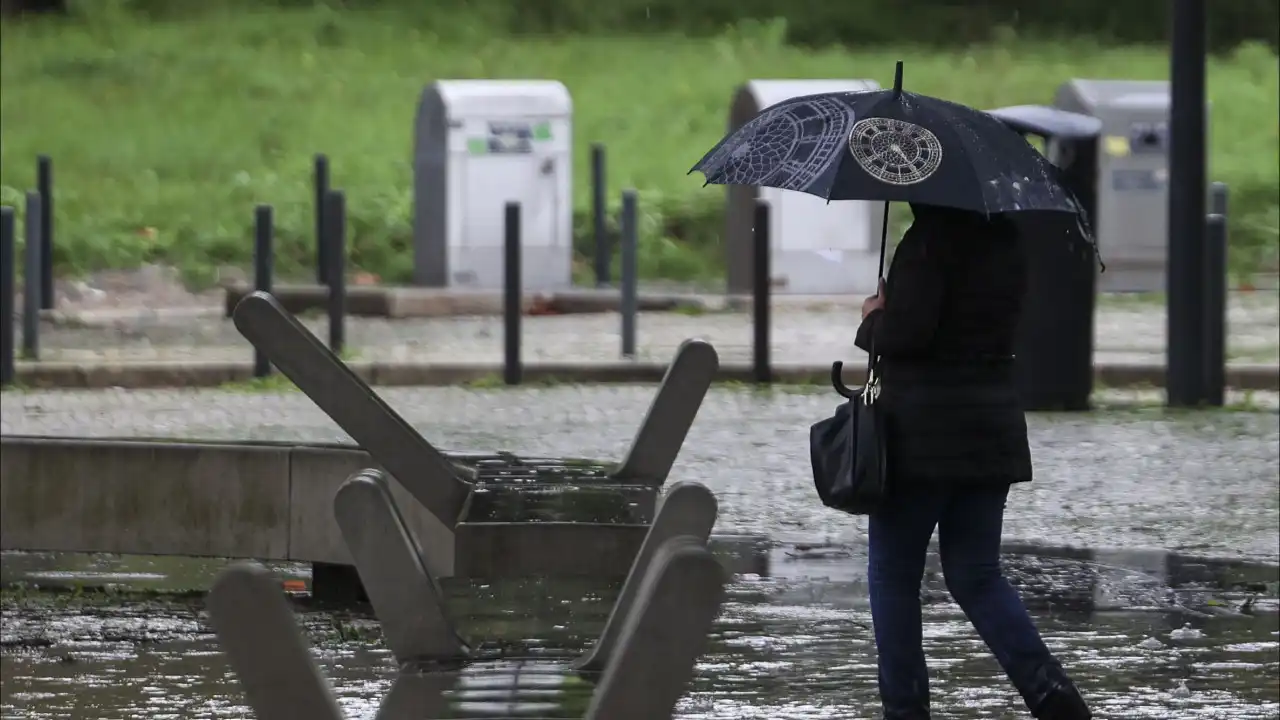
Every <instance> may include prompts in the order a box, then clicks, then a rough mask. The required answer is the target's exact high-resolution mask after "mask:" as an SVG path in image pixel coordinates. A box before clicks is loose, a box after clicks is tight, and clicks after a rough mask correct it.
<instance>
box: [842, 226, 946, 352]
mask: <svg viewBox="0 0 1280 720" xmlns="http://www.w3.org/2000/svg"><path fill="white" fill-rule="evenodd" d="M930 244H931V243H929V242H928V241H927V240H925V238H924V237H919V236H917V237H912V233H911V232H910V231H908V232H907V234H906V236H904V237H903V241H902V243H900V244H899V245H898V249H897V251H896V252H895V253H894V255H893V264H892V265H891V266H890V268H889V278H888V280H887V281H886V287H885V300H884V309H883V310H876V311H874V312H872V313H871V314H870V315H868V316H867V317H866V319H864V320H863V321H862V324H861V325H860V326H859V327H858V335H857V338H856V339H855V341H854V344H855V345H857V346H858V347H859V348H861V349H862V350H865V351H867V352H871V349H872V347H874V348H875V352H876V353H877V354H879V355H882V356H884V357H895V356H897V357H907V356H912V355H918V354H921V353H923V352H925V351H927V350H928V349H929V346H930V345H931V344H932V343H933V337H934V333H935V332H936V331H937V328H938V316H939V314H940V312H941V309H942V295H943V287H944V275H943V267H942V262H943V259H942V258H941V257H938V255H939V253H938V252H937V249H936V248H931V247H930Z"/></svg>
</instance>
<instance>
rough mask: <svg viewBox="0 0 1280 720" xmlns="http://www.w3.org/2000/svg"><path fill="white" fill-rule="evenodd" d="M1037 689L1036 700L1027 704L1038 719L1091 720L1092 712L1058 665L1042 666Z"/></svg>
mask: <svg viewBox="0 0 1280 720" xmlns="http://www.w3.org/2000/svg"><path fill="white" fill-rule="evenodd" d="M1037 689H1038V692H1037V693H1036V694H1037V697H1036V698H1034V700H1036V702H1034V705H1032V703H1028V705H1032V715H1034V716H1036V717H1037V719H1038V720H1092V717H1093V712H1092V711H1089V706H1088V705H1085V703H1084V698H1083V697H1080V691H1079V689H1078V688H1076V687H1075V683H1073V682H1071V679H1070V678H1068V676H1066V673H1064V671H1062V667H1061V666H1060V665H1056V664H1055V665H1047V666H1046V667H1043V669H1042V670H1041V683H1039V684H1038V685H1037Z"/></svg>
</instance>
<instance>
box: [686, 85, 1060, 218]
mask: <svg viewBox="0 0 1280 720" xmlns="http://www.w3.org/2000/svg"><path fill="white" fill-rule="evenodd" d="M901 72H902V67H901V63H899V64H898V73H897V77H896V79H895V83H894V89H892V90H873V91H862V92H835V93H822V94H818V95H806V96H802V97H797V98H793V99H790V100H786V101H783V102H781V103H778V104H776V105H774V106H772V107H769V108H766V109H765V110H763V111H761V112H760V113H759V114H758V115H757V116H756V117H754V118H752V119H751V120H750V121H748V122H747V123H746V124H744V125H743V126H742V127H740V128H738V129H737V130H735V131H734V132H732V133H730V134H729V135H728V136H727V137H725V138H724V139H722V140H721V141H720V142H719V143H717V144H716V146H715V147H713V148H712V149H711V150H710V151H709V152H708V153H707V154H706V155H705V156H704V157H703V158H702V160H700V161H699V162H698V164H696V165H694V167H693V169H692V170H690V172H693V171H695V170H696V171H699V172H702V173H703V174H704V175H705V176H706V179H707V183H708V184H719V185H757V186H765V187H775V188H781V189H784V190H795V191H799V192H804V193H809V194H811V195H817V196H819V197H822V198H826V199H827V200H883V201H894V202H899V201H900V202H913V203H924V204H928V205H941V206H944V207H953V208H958V209H962V210H970V211H973V212H979V213H983V214H992V213H1005V212H1021V211H1035V210H1040V211H1054V212H1068V213H1076V214H1082V210H1081V207H1080V204H1079V203H1078V202H1077V201H1076V198H1075V196H1074V194H1073V193H1072V192H1071V191H1070V190H1069V189H1068V188H1067V187H1066V186H1065V185H1064V184H1063V183H1062V180H1061V175H1060V172H1059V171H1058V169H1057V168H1056V167H1055V166H1054V165H1053V164H1052V163H1050V162H1049V161H1048V160H1047V159H1046V158H1045V157H1044V156H1043V155H1041V154H1040V152H1039V151H1037V150H1036V149H1035V148H1034V147H1033V146H1032V145H1031V144H1030V143H1028V142H1027V140H1026V139H1025V138H1024V137H1022V135H1020V134H1019V133H1017V132H1015V131H1014V130H1012V129H1010V128H1009V127H1008V126H1007V125H1005V124H1004V122H1002V121H1001V120H1000V119H998V118H996V117H995V116H993V115H991V114H989V113H987V112H984V111H981V110H977V109H974V108H971V107H967V106H965V105H960V104H957V103H953V102H950V101H947V100H942V99H940V98H935V97H930V96H927V95H920V94H917V93H911V92H905V91H903V90H902V89H901V77H902V75H901Z"/></svg>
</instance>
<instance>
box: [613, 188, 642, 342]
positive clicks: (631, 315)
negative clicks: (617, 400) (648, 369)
mask: <svg viewBox="0 0 1280 720" xmlns="http://www.w3.org/2000/svg"><path fill="white" fill-rule="evenodd" d="M637 199H638V196H637V194H636V191H635V190H625V191H623V193H622V222H621V230H622V247H621V248H620V250H621V251H622V257H621V260H622V263H621V267H620V268H619V270H620V272H619V275H620V277H619V278H618V280H619V283H620V285H621V288H619V289H620V290H621V294H622V297H621V298H620V301H621V302H620V305H619V308H618V309H619V310H620V311H621V315H622V357H624V358H634V357H635V356H636V306H637V305H638V304H639V302H638V300H637V298H636V293H637V289H636V285H637V284H638V282H639V280H638V279H637V277H636V275H637V272H638V271H637V268H636V253H637V250H638V248H639V245H640V228H639V223H640V221H639V218H638V216H637V213H636V205H637Z"/></svg>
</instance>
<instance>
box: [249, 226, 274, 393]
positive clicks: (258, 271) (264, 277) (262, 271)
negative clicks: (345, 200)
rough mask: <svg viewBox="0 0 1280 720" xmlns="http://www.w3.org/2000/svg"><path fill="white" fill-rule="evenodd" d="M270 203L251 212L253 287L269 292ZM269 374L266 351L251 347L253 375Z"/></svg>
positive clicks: (271, 258) (271, 266) (271, 256)
mask: <svg viewBox="0 0 1280 720" xmlns="http://www.w3.org/2000/svg"><path fill="white" fill-rule="evenodd" d="M273 224H274V223H273V218H272V211H271V206H270V205H259V206H258V207H257V208H255V210H254V214H253V288H254V289H255V290H259V291H261V292H264V293H268V294H269V293H270V292H271V285H272V282H271V280H272V278H271V275H272V271H273V270H274V266H275V257H274V256H275V249H274V248H272V244H273V242H272V241H273V239H274V237H273V236H274V235H275V229H274V227H273ZM270 374H271V361H270V360H268V359H267V355H266V353H264V352H262V349H261V348H259V347H257V346H255V347H254V348H253V376H254V377H256V378H264V377H267V376H268V375H270Z"/></svg>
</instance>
